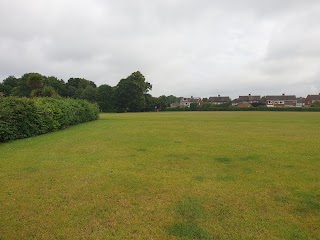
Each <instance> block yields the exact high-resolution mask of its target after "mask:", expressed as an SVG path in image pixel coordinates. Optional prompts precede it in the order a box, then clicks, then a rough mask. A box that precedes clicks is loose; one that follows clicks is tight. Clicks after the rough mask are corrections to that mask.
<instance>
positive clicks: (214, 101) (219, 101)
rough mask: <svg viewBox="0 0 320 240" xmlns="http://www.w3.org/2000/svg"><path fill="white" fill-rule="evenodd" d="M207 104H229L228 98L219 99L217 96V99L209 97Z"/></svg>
mask: <svg viewBox="0 0 320 240" xmlns="http://www.w3.org/2000/svg"><path fill="white" fill-rule="evenodd" d="M208 103H211V104H215V105H221V104H228V103H231V99H230V97H221V96H220V95H218V96H217V97H209V99H208Z"/></svg>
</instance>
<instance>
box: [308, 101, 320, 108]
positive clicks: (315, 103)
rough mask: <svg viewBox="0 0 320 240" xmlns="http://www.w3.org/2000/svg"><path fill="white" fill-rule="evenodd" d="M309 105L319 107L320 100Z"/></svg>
mask: <svg viewBox="0 0 320 240" xmlns="http://www.w3.org/2000/svg"><path fill="white" fill-rule="evenodd" d="M310 107H320V101H316V102H314V103H312V104H311V105H310Z"/></svg>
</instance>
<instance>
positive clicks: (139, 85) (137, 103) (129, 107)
mask: <svg viewBox="0 0 320 240" xmlns="http://www.w3.org/2000/svg"><path fill="white" fill-rule="evenodd" d="M151 89H152V85H151V84H150V83H148V82H146V80H145V77H144V76H143V75H142V74H141V73H140V72H139V71H138V72H134V73H132V74H131V75H130V76H129V77H127V78H126V79H122V80H120V82H119V83H118V85H117V87H116V90H115V99H116V101H115V107H116V109H117V111H120V112H126V111H130V112H140V111H142V110H143V109H145V103H146V101H145V94H147V93H148V92H149V90H151Z"/></svg>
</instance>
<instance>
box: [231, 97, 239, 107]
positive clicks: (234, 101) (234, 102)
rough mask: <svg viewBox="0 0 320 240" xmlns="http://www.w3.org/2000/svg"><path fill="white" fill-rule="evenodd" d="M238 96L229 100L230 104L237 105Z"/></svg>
mask: <svg viewBox="0 0 320 240" xmlns="http://www.w3.org/2000/svg"><path fill="white" fill-rule="evenodd" d="M238 102H239V101H238V98H236V99H233V100H232V102H231V104H232V106H238Z"/></svg>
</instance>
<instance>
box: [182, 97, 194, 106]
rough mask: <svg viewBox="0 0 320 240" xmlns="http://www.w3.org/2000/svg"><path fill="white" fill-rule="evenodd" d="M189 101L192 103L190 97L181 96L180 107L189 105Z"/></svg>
mask: <svg viewBox="0 0 320 240" xmlns="http://www.w3.org/2000/svg"><path fill="white" fill-rule="evenodd" d="M191 103H192V98H184V97H182V98H181V99H180V107H190V104H191Z"/></svg>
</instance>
